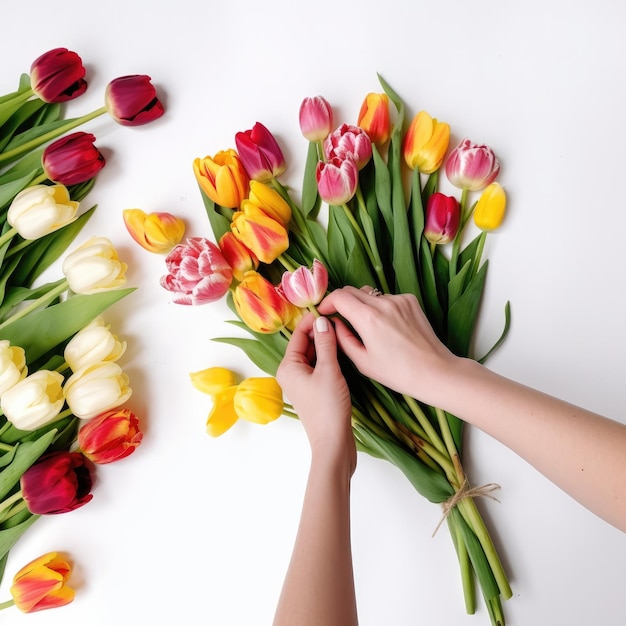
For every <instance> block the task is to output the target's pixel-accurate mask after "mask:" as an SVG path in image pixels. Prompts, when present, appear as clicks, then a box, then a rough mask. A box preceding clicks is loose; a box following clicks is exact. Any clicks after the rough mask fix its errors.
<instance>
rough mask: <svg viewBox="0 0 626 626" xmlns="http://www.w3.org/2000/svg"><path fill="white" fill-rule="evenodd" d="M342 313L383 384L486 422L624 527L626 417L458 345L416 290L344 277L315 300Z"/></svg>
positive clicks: (353, 355)
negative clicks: (566, 397)
mask: <svg viewBox="0 0 626 626" xmlns="http://www.w3.org/2000/svg"><path fill="white" fill-rule="evenodd" d="M318 308H319V310H320V311H321V312H322V313H324V314H332V313H335V312H337V313H339V314H340V315H341V316H342V317H343V318H344V319H345V320H347V321H348V322H349V324H350V326H352V328H353V329H354V330H355V331H356V333H357V334H355V333H354V332H353V331H352V329H351V328H349V327H348V326H347V325H346V324H344V323H342V322H341V321H339V320H337V321H336V322H335V326H336V329H337V339H338V342H339V345H340V346H341V349H342V350H343V351H344V352H345V354H346V355H347V356H348V357H349V358H350V359H351V360H352V361H353V362H354V364H355V365H356V367H357V368H358V369H359V370H360V371H361V372H362V373H363V374H365V375H366V376H369V377H371V378H373V379H375V380H378V381H379V382H381V383H383V384H384V385H386V386H388V387H390V388H391V389H395V390H396V391H398V392H400V393H404V394H407V395H410V396H412V397H415V398H417V399H419V400H421V401H423V402H425V403H427V404H430V405H433V406H437V407H439V408H442V409H444V410H446V411H448V412H449V413H452V414H454V415H456V416H457V417H459V418H461V419H462V420H464V421H466V422H468V423H470V424H472V425H474V426H476V427H477V428H480V429H481V430H482V431H484V432H486V433H487V434H489V435H491V436H492V437H494V438H495V439H497V440H498V441H500V442H501V443H503V444H504V445H506V446H507V447H509V448H510V449H511V450H513V451H514V452H516V453H517V454H519V455H520V456H521V457H522V458H524V459H525V460H526V461H528V462H529V463H530V464H531V465H533V466H534V467H535V468H536V469H537V470H539V471H540V472H541V473H542V474H543V475H544V476H546V477H547V478H549V479H550V480H551V481H552V482H554V483H555V484H556V485H557V486H559V487H560V488H561V489H563V490H564V491H566V492H567V493H569V494H570V495H571V496H572V497H573V498H575V499H576V500H577V501H578V502H580V503H581V504H582V505H583V506H585V507H587V508H588V509H589V510H591V511H593V512H594V513H595V514H596V515H598V516H599V517H601V518H603V519H604V520H606V521H607V522H609V523H611V524H613V525H614V526H616V527H617V528H619V529H621V530H622V531H625V532H626V426H625V425H623V424H620V423H619V422H616V421H613V420H610V419H607V418H606V417H603V416H601V415H598V414H596V413H592V412H591V411H587V410H585V409H582V408H580V407H577V406H574V405H572V404H570V403H568V402H565V401H563V400H560V399H557V398H554V397H552V396H550V395H547V394H545V393H542V392H540V391H538V390H535V389H532V388H529V387H527V386H524V385H521V384H519V383H517V382H515V381H512V380H510V379H508V378H505V377H503V376H500V375H498V374H496V373H495V372H492V371H490V370H489V369H487V368H486V367H484V366H482V365H480V364H479V363H477V362H475V361H473V360H471V359H466V358H461V357H457V356H455V355H454V354H452V353H451V352H450V351H449V350H448V349H447V348H446V347H445V346H444V345H443V344H442V343H441V342H440V341H439V339H438V338H437V337H436V335H435V333H434V332H433V330H432V328H431V327H430V325H429V323H428V320H427V319H426V317H425V315H424V314H423V312H422V310H421V308H420V306H419V304H418V302H417V299H416V298H415V297H414V296H411V295H397V296H390V295H387V296H383V297H374V296H371V295H368V293H367V291H366V290H365V289H363V290H359V289H356V288H353V287H345V288H343V289H339V290H336V291H334V292H333V293H331V294H330V295H329V296H328V297H327V298H326V299H325V300H324V301H323V302H322V303H321V304H320V306H319V307H318Z"/></svg>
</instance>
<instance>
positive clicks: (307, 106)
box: [300, 96, 333, 141]
mask: <svg viewBox="0 0 626 626" xmlns="http://www.w3.org/2000/svg"><path fill="white" fill-rule="evenodd" d="M332 128H333V109H332V107H331V106H330V104H329V103H328V102H327V101H326V100H325V99H324V98H322V96H315V97H312V98H305V99H304V100H303V101H302V104H301V105H300V130H301V131H302V134H303V135H304V137H305V138H306V139H308V140H309V141H322V140H324V139H326V137H328V134H329V133H330V131H331V130H332Z"/></svg>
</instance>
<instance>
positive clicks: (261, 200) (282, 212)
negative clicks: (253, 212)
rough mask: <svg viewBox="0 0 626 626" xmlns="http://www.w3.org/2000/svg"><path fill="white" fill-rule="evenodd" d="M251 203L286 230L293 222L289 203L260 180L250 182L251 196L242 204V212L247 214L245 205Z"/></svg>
mask: <svg viewBox="0 0 626 626" xmlns="http://www.w3.org/2000/svg"><path fill="white" fill-rule="evenodd" d="M247 202H250V203H251V204H253V205H254V206H256V207H257V208H259V209H261V211H263V213H265V214H266V215H267V216H269V217H271V218H272V219H275V220H276V221H277V222H280V223H281V224H282V225H283V226H284V227H285V228H287V224H289V222H290V220H291V207H290V206H289V204H288V203H287V201H286V200H285V199H284V198H283V197H282V196H281V195H280V194H279V193H278V191H276V190H275V189H272V187H270V186H269V185H266V184H265V183H261V182H259V181H258V180H252V181H250V196H249V198H248V200H244V201H243V202H242V207H241V210H242V211H244V212H245V204H246V203H247Z"/></svg>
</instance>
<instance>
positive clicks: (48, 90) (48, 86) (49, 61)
mask: <svg viewBox="0 0 626 626" xmlns="http://www.w3.org/2000/svg"><path fill="white" fill-rule="evenodd" d="M84 76H85V68H84V66H83V62H82V59H81V58H80V57H79V56H78V55H77V54H76V53H75V52H71V51H70V50H68V49H67V48H54V49H53V50H49V51H48V52H45V53H44V54H42V55H41V56H40V57H38V58H37V59H35V60H34V61H33V63H32V65H31V66H30V85H31V88H32V90H33V92H34V93H35V95H36V96H37V97H39V98H40V99H41V100H43V101H44V102H66V101H67V100H72V99H73V98H77V97H78V96H80V95H81V94H83V93H85V90H86V89H87V81H86V80H85V79H84Z"/></svg>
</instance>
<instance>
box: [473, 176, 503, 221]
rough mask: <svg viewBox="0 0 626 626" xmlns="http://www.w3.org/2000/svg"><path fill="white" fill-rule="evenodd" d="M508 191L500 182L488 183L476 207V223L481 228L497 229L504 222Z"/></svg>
mask: <svg viewBox="0 0 626 626" xmlns="http://www.w3.org/2000/svg"><path fill="white" fill-rule="evenodd" d="M505 209H506V193H505V191H504V189H503V188H502V186H501V185H500V184H499V183H491V184H490V185H487V187H486V188H485V190H484V191H483V192H482V194H481V196H480V198H479V199H478V202H477V203H476V206H475V208H474V223H475V224H476V226H478V228H480V229H481V230H484V231H487V230H495V229H496V228H498V226H500V224H502V220H503V219H504V211H505Z"/></svg>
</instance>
